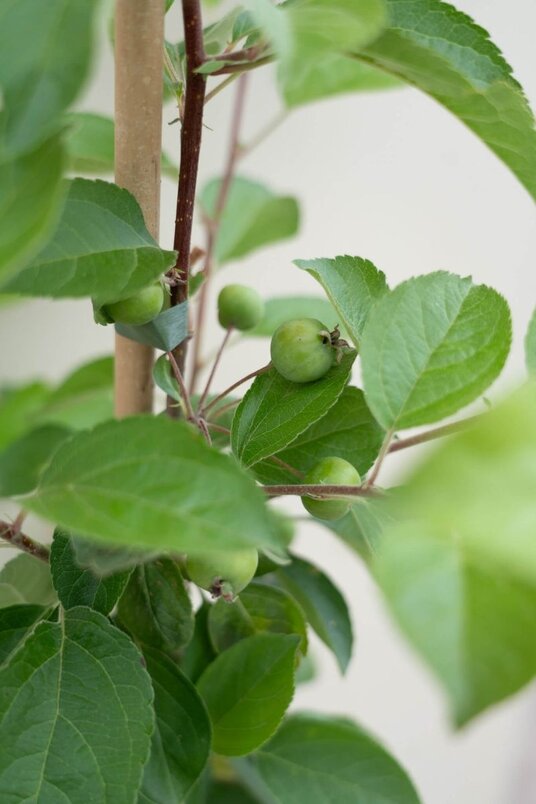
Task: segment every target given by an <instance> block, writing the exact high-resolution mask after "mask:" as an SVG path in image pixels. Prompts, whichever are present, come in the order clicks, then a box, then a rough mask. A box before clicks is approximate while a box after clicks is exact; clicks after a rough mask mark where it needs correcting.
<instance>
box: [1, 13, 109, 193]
mask: <svg viewBox="0 0 536 804" xmlns="http://www.w3.org/2000/svg"><path fill="white" fill-rule="evenodd" d="M97 5H98V4H97V3H96V2H95V0H76V2H75V3H73V2H70V0H48V1H47V2H46V3H41V2H36V0H16V2H5V3H3V4H2V7H1V8H0V86H1V87H2V90H3V100H4V109H3V111H2V113H1V116H0V131H1V134H0V157H1V155H2V150H3V149H5V152H7V153H8V154H10V155H13V154H16V153H23V152H26V151H28V150H31V149H33V148H35V147H36V145H38V144H39V143H40V142H42V141H43V139H45V138H46V137H48V136H50V134H51V133H53V132H55V131H56V130H57V129H58V127H59V117H60V115H61V113H62V112H63V111H64V110H65V109H66V108H67V106H68V105H69V104H70V103H71V102H72V101H73V100H74V98H75V96H76V94H77V93H78V90H79V89H80V86H81V85H82V83H83V81H84V79H85V77H86V73H87V70H88V66H89V61H90V51H91V40H92V38H93V18H94V14H95V11H96V9H97ZM2 118H3V119H2ZM28 199H29V200H30V199H31V195H30V194H29V195H28Z"/></svg>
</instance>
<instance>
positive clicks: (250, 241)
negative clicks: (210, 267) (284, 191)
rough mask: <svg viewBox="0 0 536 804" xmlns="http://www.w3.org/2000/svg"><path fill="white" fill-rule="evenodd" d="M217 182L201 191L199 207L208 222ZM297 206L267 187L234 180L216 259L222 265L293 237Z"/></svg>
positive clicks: (215, 196) (216, 190)
mask: <svg viewBox="0 0 536 804" xmlns="http://www.w3.org/2000/svg"><path fill="white" fill-rule="evenodd" d="M220 184H221V182H220V179H213V180H212V181H210V182H209V183H208V184H207V185H206V186H205V187H204V188H203V190H202V192H201V195H200V198H199V203H200V205H201V207H202V209H203V211H204V213H205V214H206V215H207V216H208V217H209V218H210V217H211V216H212V215H213V214H214V210H215V206H216V200H217V197H218V192H219V188H220ZM298 224H299V210H298V204H297V202H296V200H295V199H294V198H291V197H289V196H279V195H276V194H275V193H274V192H273V191H272V190H270V189H269V188H268V187H265V186H264V185H263V184H259V183H258V182H255V181H251V179H246V178H244V177H242V176H236V177H235V178H234V179H233V181H232V183H231V186H230V189H229V195H228V197H227V201H226V204H225V209H224V211H223V215H222V219H221V225H220V227H219V230H218V237H217V240H216V257H217V260H218V262H220V263H225V262H229V261H230V260H236V259H239V258H241V257H245V256H246V255H247V254H249V253H250V252H252V251H255V250H256V249H259V248H261V247H262V246H266V245H268V244H269V243H274V242H277V241H278V240H284V239H286V238H288V237H292V235H294V234H296V232H297V230H298Z"/></svg>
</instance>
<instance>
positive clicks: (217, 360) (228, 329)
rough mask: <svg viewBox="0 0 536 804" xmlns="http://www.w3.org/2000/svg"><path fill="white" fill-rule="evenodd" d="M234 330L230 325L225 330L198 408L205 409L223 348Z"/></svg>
mask: <svg viewBox="0 0 536 804" xmlns="http://www.w3.org/2000/svg"><path fill="white" fill-rule="evenodd" d="M232 332H233V328H232V327H228V328H227V330H226V331H225V335H224V336H223V340H222V342H221V346H220V348H219V349H218V351H217V353H216V357H215V358H214V363H213V364H212V369H211V371H210V374H209V376H208V380H207V382H206V385H205V390H204V391H203V393H202V394H201V399H200V400H199V405H198V406H197V407H198V410H202V409H203V405H204V404H205V399H206V398H207V396H208V393H209V391H210V386H211V385H212V380H213V379H214V375H215V373H216V369H217V368H218V365H219V363H220V360H221V356H222V354H223V350H224V349H225V347H226V346H227V343H228V341H229V338H230V337H231V334H232Z"/></svg>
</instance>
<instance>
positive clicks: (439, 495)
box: [374, 385, 536, 724]
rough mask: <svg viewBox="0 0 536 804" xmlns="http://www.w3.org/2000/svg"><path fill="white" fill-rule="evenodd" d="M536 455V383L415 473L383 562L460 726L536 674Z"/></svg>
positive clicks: (382, 577)
mask: <svg viewBox="0 0 536 804" xmlns="http://www.w3.org/2000/svg"><path fill="white" fill-rule="evenodd" d="M535 454H536V388H535V387H534V385H531V386H528V387H527V388H525V389H523V390H522V391H520V392H518V393H517V394H515V395H514V396H513V397H512V398H510V399H509V400H508V401H507V402H505V403H503V404H502V405H501V406H499V407H497V408H496V409H495V410H492V411H491V412H490V413H487V414H484V415H483V416H482V417H481V419H480V421H479V423H478V424H477V425H475V426H473V427H472V428H470V429H468V430H467V431H466V432H464V433H462V434H460V435H458V436H453V437H452V438H451V439H449V441H448V442H446V443H444V444H443V445H442V446H441V447H440V448H439V449H438V450H436V451H435V452H434V453H433V454H432V455H431V456H430V457H429V458H428V460H426V461H425V462H424V464H423V465H422V466H421V467H420V468H419V469H418V470H417V471H416V472H415V474H414V475H413V477H412V478H411V479H410V480H409V482H408V483H407V486H405V487H404V489H403V490H401V494H400V498H401V502H400V503H399V505H400V510H399V512H398V513H399V518H401V517H403V521H402V522H401V523H400V524H396V523H395V524H393V526H392V527H391V528H388V529H386V531H385V533H384V535H383V538H382V544H381V549H380V551H379V552H378V555H377V557H376V560H375V562H374V569H375V573H376V576H377V579H378V582H379V584H380V586H381V588H382V590H383V592H384V594H385V595H386V597H387V600H388V603H389V605H390V607H391V609H392V612H393V614H394V616H395V618H396V619H397V621H398V623H399V624H400V626H401V627H402V629H403V631H404V632H405V634H406V635H407V637H408V638H409V639H410V641H411V642H412V643H413V645H414V646H415V647H416V648H417V650H418V651H419V652H420V653H421V654H422V656H423V657H424V659H425V660H426V661H427V662H428V664H430V666H431V667H432V669H433V670H434V671H435V672H436V674H437V675H438V676H439V678H440V679H441V681H442V682H443V684H444V685H445V687H446V688H447V690H448V693H449V697H450V701H451V706H452V709H453V714H454V717H455V720H456V722H457V723H458V724H462V723H465V722H466V721H467V720H469V719H470V718H471V717H473V716H475V715H476V714H478V713H479V712H480V711H482V710H483V709H485V708H486V707H488V706H490V705H491V704H493V703H496V702H497V701H500V700H502V699H503V698H505V697H506V696H508V695H510V694H512V693H513V692H515V691H516V690H518V689H519V688H520V687H522V686H523V685H524V684H526V683H527V682H528V681H529V680H530V679H531V678H532V677H533V676H534V674H536V632H535V620H534V611H535V608H536V548H535V542H534V533H535V530H536V498H535V496H534V488H536V462H535V461H534V455H535Z"/></svg>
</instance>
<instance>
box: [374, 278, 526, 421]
mask: <svg viewBox="0 0 536 804" xmlns="http://www.w3.org/2000/svg"><path fill="white" fill-rule="evenodd" d="M510 341H511V321H510V312H509V309H508V305H507V303H506V301H505V300H504V299H503V298H502V296H500V295H499V294H498V293H497V292H496V291H494V290H492V289H491V288H488V287H486V286H485V285H473V283H472V282H471V279H470V278H465V279H462V278H461V277H458V276H455V275H454V274H449V273H446V272H444V271H437V272H435V273H431V274H426V275H425V276H418V277H416V278H414V279H410V280H408V281H407V282H403V283H402V284H401V285H399V286H398V287H397V288H395V290H394V291H392V292H391V293H389V294H387V295H385V296H384V297H383V298H382V299H380V301H379V302H378V303H377V304H376V306H375V307H374V309H373V312H372V314H371V316H370V318H369V320H368V323H367V326H366V328H365V331H364V333H363V339H362V342H361V369H362V376H363V385H364V391H365V397H366V399H367V402H368V404H369V407H370V409H371V411H372V413H373V414H374V416H375V418H376V419H377V420H378V422H379V423H380V424H381V425H382V426H383V427H384V428H385V429H386V430H388V429H391V428H392V429H403V428H406V427H414V426H417V425H420V424H426V423H428V422H433V421H437V420H439V419H442V418H444V417H445V416H448V415H450V414H451V413H455V412H456V411H457V410H459V409H460V408H461V407H463V406H464V405H467V404H468V403H469V402H472V401H473V400H474V399H476V398H477V397H478V396H479V395H480V394H481V393H483V392H484V391H485V390H486V388H487V387H488V386H489V385H490V384H491V383H492V382H493V380H494V379H495V378H496V377H497V376H498V375H499V373H500V371H501V369H502V367H503V366H504V363H505V361H506V358H507V356H508V351H509V348H510Z"/></svg>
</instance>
